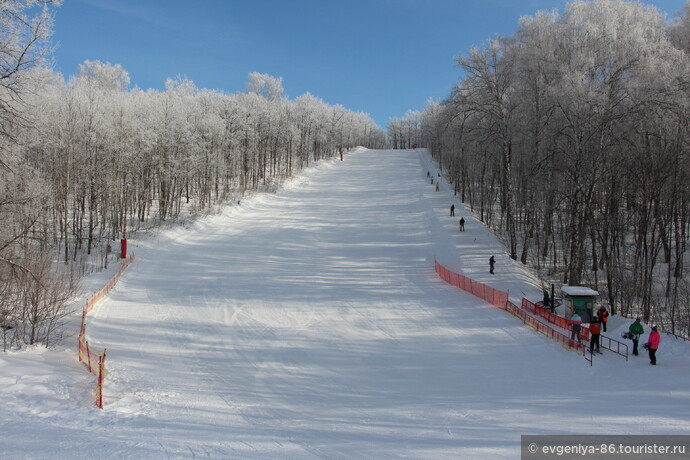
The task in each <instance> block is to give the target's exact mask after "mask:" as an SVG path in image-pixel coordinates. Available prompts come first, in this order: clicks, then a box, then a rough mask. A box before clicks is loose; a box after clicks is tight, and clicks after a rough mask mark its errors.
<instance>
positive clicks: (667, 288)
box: [389, 0, 690, 333]
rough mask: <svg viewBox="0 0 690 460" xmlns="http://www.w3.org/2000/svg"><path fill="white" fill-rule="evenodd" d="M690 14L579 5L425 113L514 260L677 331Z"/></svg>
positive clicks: (477, 59)
mask: <svg viewBox="0 0 690 460" xmlns="http://www.w3.org/2000/svg"><path fill="white" fill-rule="evenodd" d="M687 8H688V5H686V7H685V10H684V11H683V12H682V13H681V14H680V15H679V17H678V18H676V19H675V20H673V21H671V22H669V21H667V20H666V18H665V16H664V15H663V14H661V13H659V11H658V10H657V9H656V8H654V7H651V6H645V5H643V4H641V3H639V2H627V1H613V0H595V1H591V2H584V1H574V2H572V3H569V4H568V5H566V7H565V10H564V12H563V14H561V15H559V14H557V13H556V12H540V13H537V14H536V15H534V16H533V17H525V18H521V20H520V23H519V28H518V31H517V32H516V34H515V35H514V36H512V37H503V38H499V39H496V40H493V41H492V42H489V45H488V46H486V47H485V48H475V49H473V50H471V51H470V53H469V54H468V55H466V56H461V57H460V58H459V63H460V65H461V67H462V69H463V70H464V71H465V75H464V78H463V79H462V80H461V81H460V82H459V83H458V84H457V86H456V87H454V89H453V91H452V93H451V96H450V97H449V98H448V99H447V100H446V101H444V102H443V103H442V104H440V106H434V105H430V106H429V107H427V108H426V109H425V111H424V112H423V114H422V119H423V120H424V122H423V123H422V130H423V136H424V139H427V140H428V141H430V142H433V143H430V144H429V145H432V146H433V154H434V156H436V157H437V158H438V159H439V161H441V162H442V163H443V164H444V169H446V170H450V171H452V173H451V174H450V176H449V178H450V179H451V180H452V181H454V182H455V183H456V188H457V189H460V190H461V191H462V197H463V199H467V200H469V204H470V206H471V207H472V208H473V209H477V208H478V211H479V216H480V218H481V219H482V220H484V221H485V222H487V223H488V224H490V225H492V224H493V225H494V226H496V227H497V228H498V229H499V230H500V229H506V230H508V231H507V232H506V233H507V238H508V243H509V246H510V250H511V255H515V252H514V248H513V245H514V244H516V243H517V242H518V241H521V243H522V248H521V256H520V260H522V261H523V263H534V265H535V266H536V268H538V269H541V270H543V271H542V273H543V274H544V277H545V279H547V280H549V281H554V280H555V279H558V278H560V281H561V282H567V283H573V284H580V283H584V284H589V285H592V286H593V287H595V288H597V289H599V290H601V291H603V292H604V293H605V296H606V297H607V299H608V301H609V303H610V304H611V309H612V310H613V311H614V312H623V313H625V314H642V315H643V316H644V317H645V318H646V319H649V318H655V319H657V318H659V317H662V316H664V314H662V313H663V312H668V311H673V312H675V313H673V314H671V315H666V317H667V318H674V320H673V321H671V320H670V319H669V320H668V321H669V323H673V324H675V325H677V324H681V323H682V322H681V321H677V319H678V318H681V317H682V314H681V313H680V311H679V310H681V309H679V308H677V306H678V305H679V302H682V299H683V295H684V294H683V293H684V291H683V289H684V286H685V285H684V284H683V282H682V279H683V276H684V269H683V268H684V265H685V264H684V261H685V259H686V258H685V256H684V253H685V247H686V244H685V241H686V240H687V228H688V224H689V223H690V222H689V215H688V209H690V207H689V206H688V204H689V203H690V189H688V187H687V184H688V183H689V182H688V178H689V176H690V170H689V169H688V165H689V164H690V162H689V161H688V152H689V151H690V149H689V144H690V141H689V133H688V123H687V120H688V118H689V117H688V114H689V109H688V106H689V104H690V100H689V98H688V97H687V94H688V87H689V84H690V81H689V79H688V75H690V61H688V59H687V47H686V41H685V38H684V37H685V35H686V34H685V32H686V31H687ZM389 132H390V131H389ZM506 166H508V167H509V169H506ZM497 190H498V191H500V193H497ZM465 191H466V193H465ZM511 196H512V198H513V199H514V211H513V213H514V220H513V223H514V230H515V232H516V234H515V236H513V235H512V234H511V226H510V225H503V224H504V223H505V224H507V223H508V219H507V216H508V213H507V211H508V209H509V208H510V206H511V202H510V201H509V198H510V197H511ZM494 202H496V203H497V204H498V205H499V209H500V211H501V213H500V215H502V216H504V217H506V219H501V220H499V221H498V225H497V224H496V222H495V221H494V220H492V212H491V210H492V209H493V203H494ZM487 208H488V213H486V212H485V210H486V209H487ZM602 275H603V279H602ZM662 280H663V281H662ZM683 314H685V313H683ZM674 315H675V316H674ZM679 315H680V316H679ZM685 332H686V333H689V332H690V331H687V330H686V331H685Z"/></svg>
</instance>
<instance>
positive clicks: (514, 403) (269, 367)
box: [0, 150, 690, 459]
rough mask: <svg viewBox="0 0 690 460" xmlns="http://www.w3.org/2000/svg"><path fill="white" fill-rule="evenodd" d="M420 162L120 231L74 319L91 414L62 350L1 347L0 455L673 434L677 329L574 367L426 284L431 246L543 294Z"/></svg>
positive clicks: (677, 399) (354, 164)
mask: <svg viewBox="0 0 690 460" xmlns="http://www.w3.org/2000/svg"><path fill="white" fill-rule="evenodd" d="M427 171H428V172H430V174H431V175H432V176H436V174H437V172H438V170H437V169H436V168H435V167H434V166H433V165H432V163H431V161H430V159H429V157H428V155H427V153H426V152H425V151H423V150H416V151H412V150H403V151H400V150H398V151H368V150H360V151H357V152H355V153H352V154H349V155H346V157H345V161H342V162H341V161H338V160H337V159H336V160H332V161H330V160H329V161H324V162H321V163H320V164H319V165H317V166H315V167H312V168H310V169H308V170H307V171H305V172H304V173H303V174H302V175H300V177H299V178H297V179H294V180H292V181H291V182H290V183H289V184H288V185H287V186H286V187H285V188H284V189H282V190H281V191H279V192H278V193H277V194H274V195H259V196H256V197H254V198H252V199H248V200H246V201H243V202H242V203H241V205H240V206H233V207H229V208H227V209H226V210H225V212H223V213H222V214H220V215H217V216H213V217H209V218H205V219H202V220H200V221H198V222H197V223H195V224H194V225H193V226H191V228H176V229H173V230H167V231H165V232H161V233H160V234H158V235H157V236H156V237H155V238H145V239H142V240H140V241H134V240H130V242H129V243H130V250H131V251H133V252H135V253H136V256H137V260H136V262H135V263H134V264H133V265H132V266H131V267H130V268H129V269H128V270H127V271H126V272H125V274H124V275H123V277H122V278H121V280H120V282H119V284H118V285H117V286H116V288H115V289H114V290H113V291H112V292H111V293H110V295H109V296H108V298H107V299H105V300H104V301H102V302H101V303H100V304H99V305H98V306H97V307H96V308H95V310H94V312H93V313H92V316H91V317H90V318H89V323H88V332H89V336H90V339H91V343H92V345H93V346H97V347H100V348H103V347H107V349H108V358H107V367H108V368H109V370H110V375H108V376H107V378H106V383H105V391H104V404H105V409H104V410H102V411H101V410H99V409H96V408H94V407H93V396H92V394H91V392H92V390H93V387H94V385H93V377H92V376H91V375H89V374H87V373H86V372H85V371H84V370H83V368H82V366H81V364H79V363H77V362H76V345H75V346H74V349H68V350H60V349H58V350H52V351H45V350H43V349H35V350H30V351H24V352H10V353H6V354H2V355H0V389H1V390H0V404H1V405H2V407H3V409H4V417H3V418H2V419H0V420H1V421H0V433H2V443H0V457H1V458H4V459H5V458H7V459H14V458H36V459H44V458H45V459H48V458H51V459H54V458H69V459H95V458H107V459H112V458H152V459H154V458H155V459H167V458H212V459H226V458H238V459H277V458H281V459H310V458H319V459H365V458H369V459H385V458H400V457H406V458H416V459H421V458H428V459H443V458H447V459H459V458H475V459H500V458H507V459H517V458H519V457H520V447H519V446H520V435H522V434H642V433H645V434H650V433H651V434H690V391H688V386H687V382H688V376H690V361H689V360H688V354H689V353H688V350H689V348H688V346H687V345H686V344H678V343H674V342H673V341H671V340H670V339H668V338H666V337H665V338H664V341H663V342H662V345H661V349H660V351H659V353H658V362H659V364H658V365H657V366H656V367H654V366H651V365H649V362H648V360H647V358H646V357H645V356H639V357H631V360H630V361H629V362H625V360H624V359H622V358H620V357H618V356H614V355H612V354H611V353H605V354H604V355H603V356H597V357H596V358H595V363H594V366H593V367H590V366H589V365H588V364H587V362H586V361H585V360H584V359H583V357H582V356H579V355H577V354H575V353H573V352H569V351H566V350H565V349H564V348H562V347H561V346H560V345H558V344H556V343H554V342H552V341H550V340H549V339H548V338H546V337H544V336H542V335H540V334H538V333H536V332H534V331H533V330H532V329H530V328H528V327H526V326H524V325H523V324H522V323H521V322H520V321H519V320H517V319H516V318H514V317H513V316H511V315H510V314H508V313H506V312H504V311H501V310H499V309H497V308H495V307H492V306H489V305H487V304H485V303H483V302H481V301H479V300H478V299H476V298H474V297H472V296H471V295H469V294H467V293H464V292H462V291H460V290H458V289H456V288H454V287H452V286H450V285H448V284H446V283H444V282H443V281H441V280H440V279H439V278H438V277H437V276H436V274H435V272H434V270H433V262H434V258H435V257H436V258H438V260H439V261H440V262H442V263H443V264H444V265H446V266H448V267H449V268H451V269H453V270H455V271H459V272H462V273H464V274H466V275H468V276H471V277H473V278H475V279H478V280H480V281H482V282H488V283H489V284H491V285H492V286H494V287H496V288H499V289H502V290H506V291H509V292H510V296H511V298H512V299H516V300H519V299H520V298H521V297H522V296H523V295H526V296H527V297H528V298H531V299H533V300H538V299H539V298H540V292H541V290H540V288H539V286H538V283H537V282H536V281H535V280H534V279H533V278H532V277H531V276H530V275H529V273H527V272H526V271H525V270H523V269H522V267H521V266H520V265H519V264H516V263H514V262H513V261H511V260H510V259H509V258H508V257H507V256H506V255H505V251H504V250H503V249H502V247H501V246H500V244H499V243H498V242H497V240H496V239H495V237H494V236H493V235H492V233H491V232H489V231H488V230H487V229H486V228H485V227H483V226H481V225H480V224H479V223H478V222H477V221H476V220H474V219H473V218H472V217H471V216H470V214H469V212H468V211H467V210H465V209H464V208H463V205H462V204H461V203H460V202H459V201H458V200H457V198H456V197H454V196H453V194H452V191H451V190H449V188H448V187H447V186H446V184H445V183H443V182H442V185H441V189H440V191H439V192H436V191H435V187H434V186H433V185H431V179H430V178H428V177H427ZM435 179H438V176H436V177H435ZM452 203H455V206H456V211H455V217H453V218H451V217H450V216H449V208H450V205H451V204H452ZM461 216H464V217H465V220H466V221H467V223H466V225H465V227H466V231H465V232H464V233H461V232H459V231H458V219H459V218H460V217H461ZM491 255H495V256H496V260H497V263H496V275H494V276H491V275H489V273H488V259H489V257H490V256H491ZM610 324H611V326H612V327H611V329H613V331H612V332H611V336H612V337H616V338H619V337H620V334H619V332H618V330H619V329H620V330H622V329H623V328H625V327H626V324H627V322H626V320H624V319H621V318H613V319H612V320H611V322H610ZM75 340H76V339H75ZM71 358H73V359H71Z"/></svg>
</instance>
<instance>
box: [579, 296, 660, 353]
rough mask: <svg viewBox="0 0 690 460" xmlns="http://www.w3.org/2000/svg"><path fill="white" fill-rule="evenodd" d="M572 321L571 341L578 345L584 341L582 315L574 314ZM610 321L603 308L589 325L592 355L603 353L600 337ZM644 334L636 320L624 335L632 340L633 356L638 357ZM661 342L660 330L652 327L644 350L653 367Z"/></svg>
mask: <svg viewBox="0 0 690 460" xmlns="http://www.w3.org/2000/svg"><path fill="white" fill-rule="evenodd" d="M570 319H571V321H573V322H572V323H571V328H572V332H571V335H570V339H571V340H576V339H577V342H578V343H582V340H581V338H580V332H581V330H582V326H581V323H582V318H581V317H580V315H578V314H577V313H575V314H573V316H572V317H571V318H570ZM608 319H609V312H608V310H607V309H606V307H604V306H602V307H601V308H599V310H597V313H596V315H595V316H594V317H592V320H591V321H590V323H589V333H590V340H589V352H590V353H599V354H602V353H601V349H600V343H599V342H600V337H601V333H602V332H606V323H607V322H608ZM642 334H644V328H643V327H642V324H641V323H640V318H636V319H635V322H634V323H632V324H631V325H630V328H629V329H628V333H627V335H624V337H627V338H629V339H631V340H632V342H633V350H632V354H633V355H635V356H638V355H639V354H640V353H639V350H638V347H639V341H640V337H641V336H642ZM660 342H661V334H659V330H658V328H657V327H656V326H654V327H652V331H651V332H650V333H649V342H647V343H646V344H645V345H644V348H646V349H647V351H648V352H649V362H650V363H651V364H652V365H654V366H655V365H656V351H657V350H658V349H659V343H660Z"/></svg>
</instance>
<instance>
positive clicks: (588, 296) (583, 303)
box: [561, 286, 599, 323]
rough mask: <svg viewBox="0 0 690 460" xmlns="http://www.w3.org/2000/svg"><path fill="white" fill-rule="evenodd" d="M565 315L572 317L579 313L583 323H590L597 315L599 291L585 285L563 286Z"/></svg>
mask: <svg viewBox="0 0 690 460" xmlns="http://www.w3.org/2000/svg"><path fill="white" fill-rule="evenodd" d="M561 293H562V294H563V302H564V303H565V315H566V318H568V319H570V318H571V317H572V316H573V314H575V313H577V314H578V315H580V318H582V322H583V323H589V322H590V321H591V320H592V318H593V317H594V315H595V311H594V305H595V304H596V299H597V296H598V295H599V293H598V292H597V291H595V290H594V289H590V288H588V287H585V286H561Z"/></svg>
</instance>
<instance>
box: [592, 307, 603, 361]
mask: <svg viewBox="0 0 690 460" xmlns="http://www.w3.org/2000/svg"><path fill="white" fill-rule="evenodd" d="M599 334H601V323H600V322H599V318H597V317H596V316H595V317H594V318H592V322H590V323H589V335H590V339H589V352H590V354H591V353H594V349H595V348H596V352H597V353H599V354H603V353H602V352H601V350H600V349H599Z"/></svg>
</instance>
